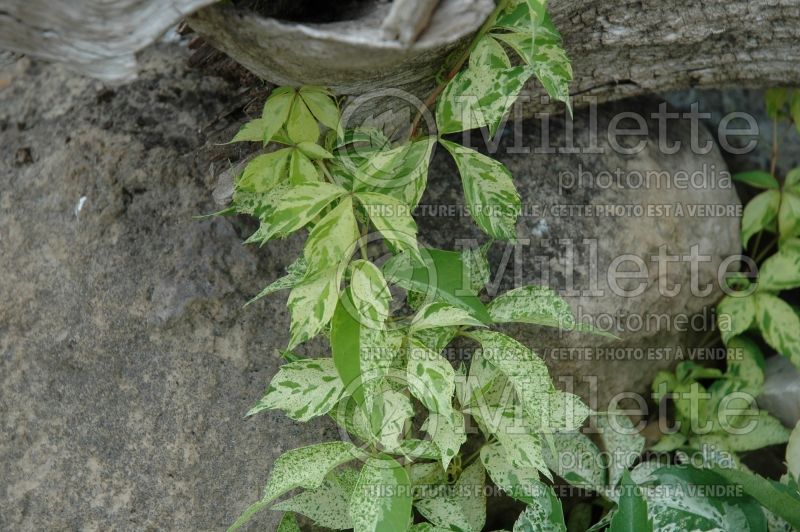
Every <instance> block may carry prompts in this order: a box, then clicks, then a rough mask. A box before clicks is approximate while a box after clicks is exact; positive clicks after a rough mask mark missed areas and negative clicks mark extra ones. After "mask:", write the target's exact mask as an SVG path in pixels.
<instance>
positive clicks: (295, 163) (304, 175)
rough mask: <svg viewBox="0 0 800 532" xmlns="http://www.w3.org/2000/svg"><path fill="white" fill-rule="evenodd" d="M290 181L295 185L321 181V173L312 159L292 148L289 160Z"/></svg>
mask: <svg viewBox="0 0 800 532" xmlns="http://www.w3.org/2000/svg"><path fill="white" fill-rule="evenodd" d="M289 181H290V182H291V183H292V184H293V185H302V184H304V183H313V182H315V181H319V171H318V170H317V167H316V166H314V163H312V162H311V159H309V158H308V156H307V155H306V154H305V153H304V152H303V151H302V150H300V149H298V148H292V156H291V158H290V159H289Z"/></svg>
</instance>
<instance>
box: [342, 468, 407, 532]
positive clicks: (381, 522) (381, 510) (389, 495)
mask: <svg viewBox="0 0 800 532" xmlns="http://www.w3.org/2000/svg"><path fill="white" fill-rule="evenodd" d="M350 516H351V517H352V520H353V529H354V532H383V531H389V530H392V531H394V530H398V531H402V530H406V529H407V528H408V526H409V525H410V524H411V483H410V482H409V479H408V473H407V472H406V470H405V469H404V468H403V467H402V466H401V465H400V464H398V463H397V462H396V461H395V460H393V459H391V458H389V457H388V456H382V457H380V458H370V459H369V460H367V462H366V464H364V467H363V469H362V470H361V474H360V475H359V477H358V482H357V483H356V487H355V489H353V496H352V498H351V499H350Z"/></svg>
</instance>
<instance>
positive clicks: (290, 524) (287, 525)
mask: <svg viewBox="0 0 800 532" xmlns="http://www.w3.org/2000/svg"><path fill="white" fill-rule="evenodd" d="M275 532H301V530H300V526H299V525H298V524H297V519H295V517H294V514H292V513H285V514H283V517H282V518H281V522H280V523H278V528H277V529H276V531H275Z"/></svg>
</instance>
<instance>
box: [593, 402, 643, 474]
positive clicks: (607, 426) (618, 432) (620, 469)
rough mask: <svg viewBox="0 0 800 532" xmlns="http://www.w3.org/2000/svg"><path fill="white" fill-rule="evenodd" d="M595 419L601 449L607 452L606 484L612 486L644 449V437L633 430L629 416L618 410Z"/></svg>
mask: <svg viewBox="0 0 800 532" xmlns="http://www.w3.org/2000/svg"><path fill="white" fill-rule="evenodd" d="M596 421H597V427H598V429H600V441H601V443H602V445H603V450H604V451H605V452H606V453H608V454H607V456H608V485H609V487H611V488H614V487H616V485H617V483H618V482H619V480H620V479H621V478H622V475H623V473H624V472H625V471H627V470H628V468H629V467H631V466H632V465H633V464H634V463H635V462H636V460H637V459H638V458H639V455H641V454H642V451H644V444H645V439H644V437H642V436H640V435H639V434H638V433H636V432H635V431H634V430H633V423H632V422H631V420H630V418H629V417H628V416H626V415H625V414H622V413H620V412H609V413H608V414H606V415H604V416H603V415H600V416H597V418H596Z"/></svg>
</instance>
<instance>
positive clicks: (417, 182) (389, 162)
mask: <svg viewBox="0 0 800 532" xmlns="http://www.w3.org/2000/svg"><path fill="white" fill-rule="evenodd" d="M435 144H436V138H435V137H427V138H424V139H421V140H417V141H414V142H411V143H408V144H404V145H402V146H399V147H397V148H393V149H391V150H386V151H380V152H377V153H375V154H373V155H372V156H371V157H370V158H369V159H367V160H366V161H365V162H364V163H362V164H361V166H359V167H358V169H356V171H355V172H354V174H355V178H354V181H355V182H354V184H353V190H354V191H356V192H362V191H364V192H379V193H381V194H385V195H387V196H391V197H393V198H396V199H398V200H399V201H401V202H402V203H404V204H406V205H408V206H409V207H410V208H411V209H413V208H414V207H416V206H417V204H418V203H419V200H420V198H422V193H423V191H424V190H425V186H426V185H427V182H428V166H429V164H430V159H431V153H432V152H433V146H434V145H435Z"/></svg>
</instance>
